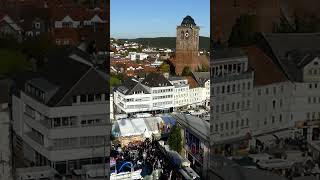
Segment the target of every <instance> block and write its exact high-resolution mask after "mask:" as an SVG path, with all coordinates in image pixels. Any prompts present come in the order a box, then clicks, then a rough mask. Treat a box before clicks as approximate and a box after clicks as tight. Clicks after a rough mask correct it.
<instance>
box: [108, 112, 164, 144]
mask: <svg viewBox="0 0 320 180" xmlns="http://www.w3.org/2000/svg"><path fill="white" fill-rule="evenodd" d="M161 121H162V119H161V118H159V117H148V118H134V119H121V120H118V121H117V123H116V125H115V127H114V134H116V137H117V138H118V141H119V142H121V144H122V145H123V146H127V145H128V144H129V143H130V142H142V141H144V140H145V139H146V138H150V139H151V138H152V136H153V135H158V134H159V124H160V123H161Z"/></svg>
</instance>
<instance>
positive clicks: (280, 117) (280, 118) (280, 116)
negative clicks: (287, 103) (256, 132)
mask: <svg viewBox="0 0 320 180" xmlns="http://www.w3.org/2000/svg"><path fill="white" fill-rule="evenodd" d="M279 122H282V115H281V114H280V115H279Z"/></svg>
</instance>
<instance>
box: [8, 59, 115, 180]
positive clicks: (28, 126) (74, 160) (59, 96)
mask: <svg viewBox="0 0 320 180" xmlns="http://www.w3.org/2000/svg"><path fill="white" fill-rule="evenodd" d="M69 58H70V59H68V60H67V61H59V60H58V59H55V58H52V59H51V58H50V57H49V62H50V63H49V64H50V65H51V63H54V64H55V63H57V64H59V66H56V67H60V69H59V70H57V69H56V71H52V70H51V71H50V68H52V66H49V64H48V66H45V67H44V69H46V68H49V69H46V71H44V74H42V73H39V74H36V75H35V76H33V75H32V76H31V77H28V79H27V80H25V81H23V83H21V84H20V83H19V82H21V81H17V84H16V85H15V88H16V91H15V92H14V93H13V94H12V110H11V111H12V115H13V116H12V124H13V131H14V140H13V144H14V151H15V154H16V156H17V157H18V156H22V157H23V158H22V159H23V161H24V163H25V164H27V165H29V167H30V166H50V167H52V168H54V169H56V170H57V171H58V172H59V173H60V174H61V175H70V174H72V173H73V171H74V170H77V169H81V167H82V166H83V165H86V164H102V163H107V159H108V157H109V154H110V132H111V123H110V120H109V117H110V114H109V113H108V112H107V109H108V108H110V107H109V97H110V95H109V94H110V93H109V92H107V91H108V88H107V86H106V85H98V84H107V81H106V78H105V76H102V74H103V73H101V72H99V71H100V70H98V69H96V68H95V67H94V66H91V65H88V64H83V63H81V62H79V61H77V60H75V59H72V58H71V57H69ZM64 60H65V59H64ZM71 67H73V68H74V67H82V68H83V70H79V71H80V72H75V71H78V69H77V70H75V71H74V70H73V71H72V70H70V69H69V68H71ZM67 69H69V70H70V71H66V70H67ZM60 70H61V72H68V75H65V76H64V78H63V79H62V78H59V76H58V75H57V74H55V75H53V74H51V73H53V72H57V71H60ZM73 72H75V73H73ZM76 74H78V75H76ZM68 76H70V77H71V76H72V78H68ZM47 77H49V78H47ZM73 78H74V79H76V78H79V79H77V80H76V82H77V83H76V82H75V80H74V79H73ZM90 81H93V82H96V83H95V84H91V83H90ZM88 86H90V88H91V89H92V90H88V89H87V88H86V87H88Z"/></svg>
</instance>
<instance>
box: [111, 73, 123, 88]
mask: <svg viewBox="0 0 320 180" xmlns="http://www.w3.org/2000/svg"><path fill="white" fill-rule="evenodd" d="M122 80H123V77H122V76H121V75H117V74H111V78H110V88H112V87H115V86H118V85H120V84H121V82H122Z"/></svg>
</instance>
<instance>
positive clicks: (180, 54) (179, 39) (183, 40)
mask: <svg viewBox="0 0 320 180" xmlns="http://www.w3.org/2000/svg"><path fill="white" fill-rule="evenodd" d="M199 31H200V28H199V26H197V25H196V23H195V22H194V20H193V18H192V17H191V16H186V17H185V18H184V19H183V21H182V23H181V25H179V26H177V35H176V52H175V57H174V61H173V62H174V66H175V73H176V74H177V75H181V73H182V71H183V69H184V68H186V67H188V68H190V70H191V71H196V70H197V69H198V66H199V65H200V64H201V63H200V60H199V54H198V53H199V52H198V51H199Z"/></svg>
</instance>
